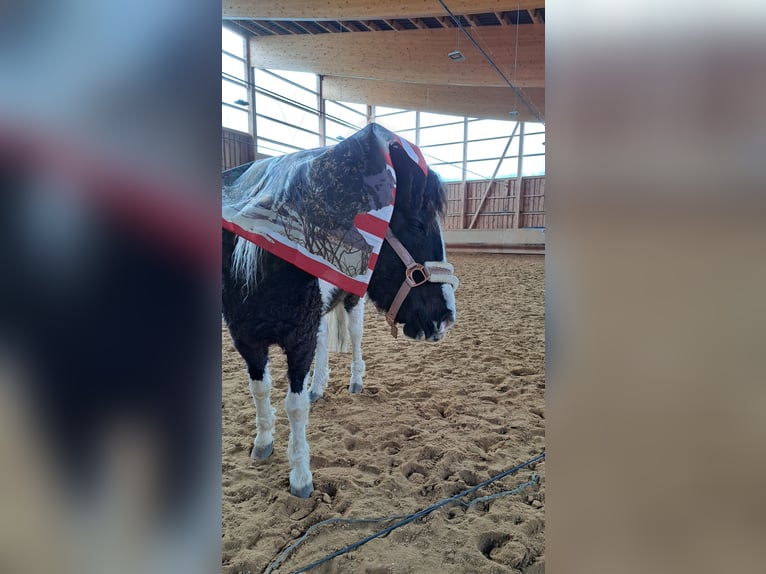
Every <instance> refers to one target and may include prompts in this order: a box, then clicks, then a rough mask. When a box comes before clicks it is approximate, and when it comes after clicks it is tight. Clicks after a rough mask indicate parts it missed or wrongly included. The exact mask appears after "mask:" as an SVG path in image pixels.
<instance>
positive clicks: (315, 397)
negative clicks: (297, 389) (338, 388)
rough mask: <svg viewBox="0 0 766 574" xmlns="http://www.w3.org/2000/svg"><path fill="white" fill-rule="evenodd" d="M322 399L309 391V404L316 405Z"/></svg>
mask: <svg viewBox="0 0 766 574" xmlns="http://www.w3.org/2000/svg"><path fill="white" fill-rule="evenodd" d="M321 398H322V395H318V394H316V393H315V392H313V391H309V402H310V403H311V404H314V403H315V402H317V401H318V400H319V399H321Z"/></svg>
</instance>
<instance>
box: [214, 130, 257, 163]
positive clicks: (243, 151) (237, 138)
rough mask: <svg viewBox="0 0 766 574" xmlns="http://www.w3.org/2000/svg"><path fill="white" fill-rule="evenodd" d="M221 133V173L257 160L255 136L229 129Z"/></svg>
mask: <svg viewBox="0 0 766 574" xmlns="http://www.w3.org/2000/svg"><path fill="white" fill-rule="evenodd" d="M221 131H222V133H221V171H225V170H227V169H231V168H233V167H237V166H238V165H242V164H243V163H247V162H249V161H253V160H254V159H255V143H254V142H253V136H251V135H250V134H245V133H242V132H238V131H235V130H230V129H227V128H222V130H221Z"/></svg>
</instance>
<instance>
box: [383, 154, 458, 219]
mask: <svg viewBox="0 0 766 574" xmlns="http://www.w3.org/2000/svg"><path fill="white" fill-rule="evenodd" d="M399 150H401V148H399ZM391 155H392V160H393V161H394V165H395V167H396V170H397V188H398V187H399V185H400V184H401V183H405V182H406V187H407V189H408V191H409V195H410V198H409V202H410V204H411V205H410V209H413V210H415V211H416V212H417V213H419V214H420V215H421V216H423V219H436V218H440V217H441V216H442V215H444V210H445V208H446V205H447V190H446V189H445V187H444V185H443V184H442V182H441V179H440V178H439V176H438V175H437V173H436V172H435V171H434V170H432V169H431V168H428V172H427V173H426V174H425V175H424V174H423V171H422V170H421V168H420V166H419V165H418V164H416V163H415V162H413V161H412V159H410V157H409V156H408V155H406V152H404V150H401V151H397V152H396V153H392V154H391ZM424 180H425V181H424Z"/></svg>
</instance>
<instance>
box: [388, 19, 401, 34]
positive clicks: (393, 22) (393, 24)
mask: <svg viewBox="0 0 766 574" xmlns="http://www.w3.org/2000/svg"><path fill="white" fill-rule="evenodd" d="M384 22H385V23H386V24H388V25H389V26H391V27H392V28H393V29H394V30H396V31H397V32H399V31H401V30H406V29H407V28H405V27H404V26H402V25H401V24H400V23H399V22H397V21H396V20H389V19H385V20H384Z"/></svg>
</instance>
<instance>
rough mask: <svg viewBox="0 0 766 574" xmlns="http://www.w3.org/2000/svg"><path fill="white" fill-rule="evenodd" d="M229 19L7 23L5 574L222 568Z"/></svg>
mask: <svg viewBox="0 0 766 574" xmlns="http://www.w3.org/2000/svg"><path fill="white" fill-rule="evenodd" d="M219 18H220V7H219V6H218V5H216V4H214V3H213V4H211V3H207V2H205V3H203V2H192V3H189V2H180V1H176V0H167V1H166V0H162V1H160V2H147V1H144V0H139V1H138V2H130V3H121V4H120V3H118V4H114V3H103V2H95V1H92V0H65V1H56V2H54V1H47V0H31V1H25V2H13V1H12V2H4V3H2V4H1V5H0V77H1V78H2V81H0V243H1V245H2V247H1V248H0V395H2V396H1V397H0V405H1V406H0V409H2V413H1V414H0V459H1V460H2V461H3V462H2V464H0V467H1V468H2V471H0V507H2V509H3V511H2V512H1V513H0V564H2V567H0V569H2V570H3V571H4V572H39V571H52V570H55V571H61V572H106V571H109V572H115V571H117V572H119V571H124V572H138V571H140V572H154V571H156V572H160V571H161V572H173V571H178V572H195V571H199V572H209V571H211V570H214V569H215V568H217V567H218V564H219V563H220V558H219V552H220V549H219V546H220V374H219V361H220V334H219V330H220V315H219V309H218V305H219V303H218V301H219V296H218V277H219V276H218V271H217V270H218V253H219V251H218V249H217V245H218V238H219V232H218V220H219V213H220V211H219V207H218V196H219V178H218V172H219V169H220V167H219V161H220V156H219V154H220V151H219V148H218V142H217V138H218V137H219V135H218V134H219V132H218V130H219V127H218V114H219V112H218V100H219V92H220V88H219V86H218V83H217V82H218V77H219V75H220V61H219V60H218V54H217V50H218V49H219V48H218V46H219V44H220V27H219V24H218V22H219Z"/></svg>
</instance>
